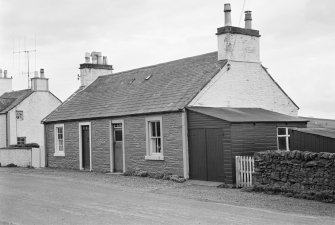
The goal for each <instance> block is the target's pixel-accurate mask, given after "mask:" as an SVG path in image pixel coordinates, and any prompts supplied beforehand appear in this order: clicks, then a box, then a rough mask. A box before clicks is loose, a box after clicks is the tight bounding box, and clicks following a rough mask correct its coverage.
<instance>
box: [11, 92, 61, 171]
mask: <svg viewBox="0 0 335 225" xmlns="http://www.w3.org/2000/svg"><path fill="white" fill-rule="evenodd" d="M60 104H61V102H60V101H59V100H58V99H57V98H56V97H55V96H54V95H52V94H51V93H50V92H48V91H36V92H34V93H33V94H31V95H30V96H29V97H28V98H26V99H25V100H24V101H22V102H21V103H20V104H19V105H18V106H17V107H15V108H14V109H12V110H11V111H10V112H9V115H10V144H16V143H17V139H16V138H17V137H26V142H27V143H37V144H39V145H40V149H41V164H42V167H43V166H44V165H45V147H44V125H43V124H41V120H42V119H44V117H46V116H47V115H48V114H50V113H51V112H52V111H53V110H54V109H56V108H57V107H58V106H59V105H60ZM16 110H22V111H23V120H16V117H15V112H16Z"/></svg>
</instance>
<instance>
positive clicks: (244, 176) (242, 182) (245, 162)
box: [235, 156, 255, 187]
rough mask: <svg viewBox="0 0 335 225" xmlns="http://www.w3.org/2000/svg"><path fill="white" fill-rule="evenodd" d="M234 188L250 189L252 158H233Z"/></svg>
mask: <svg viewBox="0 0 335 225" xmlns="http://www.w3.org/2000/svg"><path fill="white" fill-rule="evenodd" d="M235 165H236V187H251V186H252V174H253V173H254V172H255V169H254V157H252V156H235Z"/></svg>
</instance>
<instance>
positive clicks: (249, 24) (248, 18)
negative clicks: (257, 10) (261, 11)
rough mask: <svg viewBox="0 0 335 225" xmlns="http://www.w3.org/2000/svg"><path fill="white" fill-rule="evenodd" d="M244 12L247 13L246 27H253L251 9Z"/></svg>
mask: <svg viewBox="0 0 335 225" xmlns="http://www.w3.org/2000/svg"><path fill="white" fill-rule="evenodd" d="M244 13H245V19H244V22H245V29H252V26H251V21H252V18H251V11H245V12H244Z"/></svg>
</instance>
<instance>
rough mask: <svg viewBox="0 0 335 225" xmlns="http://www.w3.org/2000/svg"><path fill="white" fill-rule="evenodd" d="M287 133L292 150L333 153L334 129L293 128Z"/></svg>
mask: <svg viewBox="0 0 335 225" xmlns="http://www.w3.org/2000/svg"><path fill="white" fill-rule="evenodd" d="M289 133H290V147H291V149H292V150H300V151H310V152H332V153H335V129H330V128H315V127H314V128H310V127H308V128H295V129H290V131H289Z"/></svg>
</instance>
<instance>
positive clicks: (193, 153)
mask: <svg viewBox="0 0 335 225" xmlns="http://www.w3.org/2000/svg"><path fill="white" fill-rule="evenodd" d="M189 159H190V160H189V163H190V178H191V179H195V180H208V181H220V182H223V181H224V163H223V130H222V129H216V128H200V129H191V130H190V131H189Z"/></svg>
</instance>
